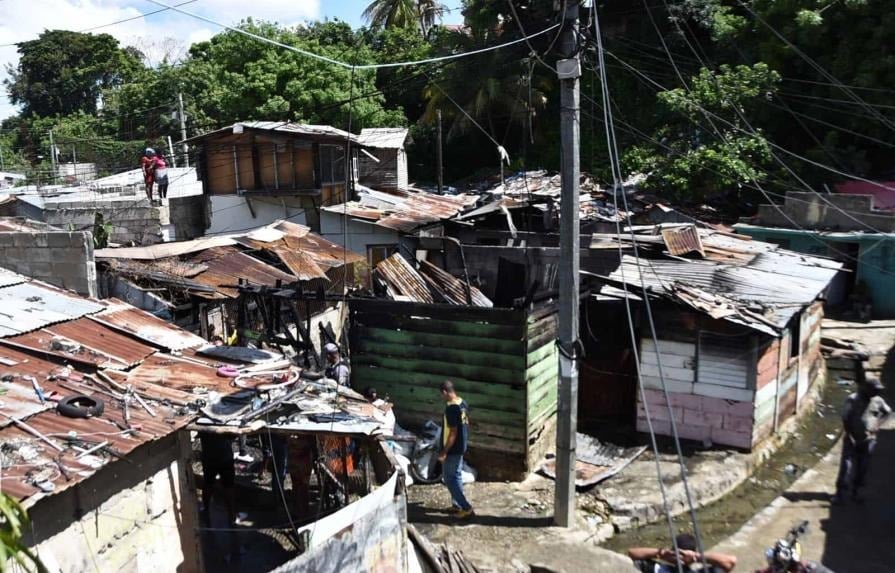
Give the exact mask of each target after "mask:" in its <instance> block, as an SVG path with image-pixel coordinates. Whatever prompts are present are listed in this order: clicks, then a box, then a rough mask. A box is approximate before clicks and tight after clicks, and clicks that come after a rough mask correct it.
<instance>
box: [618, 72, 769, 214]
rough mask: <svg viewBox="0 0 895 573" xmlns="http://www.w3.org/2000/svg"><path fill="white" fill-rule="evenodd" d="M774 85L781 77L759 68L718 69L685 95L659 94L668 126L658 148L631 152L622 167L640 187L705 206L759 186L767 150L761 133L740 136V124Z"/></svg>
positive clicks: (694, 83) (657, 135)
mask: <svg viewBox="0 0 895 573" xmlns="http://www.w3.org/2000/svg"><path fill="white" fill-rule="evenodd" d="M779 81H780V76H779V75H778V74H777V73H776V72H774V71H772V70H770V69H769V68H768V67H767V66H765V65H763V64H756V65H755V66H751V67H750V66H736V67H731V66H726V65H723V66H721V67H720V69H719V70H718V71H717V72H712V71H710V70H707V69H705V68H703V69H702V70H700V71H699V74H698V75H696V76H695V77H693V78H692V79H691V81H690V89H689V90H685V89H683V88H677V89H673V90H669V91H665V92H661V93H659V95H658V99H659V102H660V104H661V105H662V106H663V108H664V111H665V112H666V118H667V119H666V121H667V123H666V124H665V125H662V126H661V127H659V129H658V130H657V132H656V133H655V135H654V136H653V139H654V140H656V141H658V142H660V143H661V145H653V146H646V145H640V146H635V147H632V148H630V149H629V150H628V151H627V152H626V153H625V154H624V164H625V166H626V167H627V169H628V170H629V171H636V172H641V173H644V174H646V175H647V180H646V182H645V187H647V188H649V189H653V190H655V191H657V192H660V193H662V194H663V195H664V196H669V197H672V198H674V199H676V200H680V201H704V200H705V199H706V198H707V197H711V196H715V195H721V194H726V193H728V192H730V191H736V190H737V189H738V188H739V184H741V183H743V182H747V183H751V182H756V181H758V182H761V181H764V180H765V179H766V178H767V171H766V170H767V169H768V168H769V165H770V162H771V150H770V146H769V145H768V143H767V140H766V139H765V137H764V136H763V135H762V134H761V133H758V134H754V135H750V134H748V133H744V131H745V132H749V131H751V130H749V129H747V128H746V122H745V121H744V119H746V120H748V119H749V116H750V115H751V116H754V115H755V111H756V108H757V106H758V105H759V103H760V101H761V100H762V99H763V98H767V97H771V96H772V95H773V94H774V92H775V91H776V89H777V84H778V83H779ZM753 119H754V117H753ZM702 122H711V123H713V124H714V125H715V126H716V127H717V128H718V129H719V130H720V131H721V137H717V136H713V135H708V134H706V133H705V132H704V131H703V130H700V129H699V128H698V127H695V126H698V125H700V123H702ZM749 124H752V121H749ZM738 128H739V129H738Z"/></svg>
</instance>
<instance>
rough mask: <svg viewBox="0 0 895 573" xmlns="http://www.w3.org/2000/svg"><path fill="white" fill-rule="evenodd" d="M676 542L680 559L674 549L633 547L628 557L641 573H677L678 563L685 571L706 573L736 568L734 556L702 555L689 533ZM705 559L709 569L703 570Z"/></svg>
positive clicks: (683, 534) (719, 554) (723, 572)
mask: <svg viewBox="0 0 895 573" xmlns="http://www.w3.org/2000/svg"><path fill="white" fill-rule="evenodd" d="M674 540H675V542H676V544H677V549H678V555H679V556H680V557H679V558H678V557H676V556H675V554H674V549H659V548H656V547H631V548H630V549H628V557H630V558H631V560H632V561H634V567H635V568H636V569H637V570H638V571H640V572H641V573H677V571H678V563H680V564H681V569H683V570H684V571H704V572H705V573H727V572H728V571H733V568H734V567H736V564H737V558H736V557H734V556H733V555H727V554H726V553H715V552H706V553H704V554H702V555H700V554H699V549H698V544H697V543H696V538H695V537H693V536H692V535H690V534H689V533H681V534H680V535H678V536H677V537H675V538H674ZM703 558H705V562H706V564H707V565H708V569H702V561H703ZM694 567H695V568H694Z"/></svg>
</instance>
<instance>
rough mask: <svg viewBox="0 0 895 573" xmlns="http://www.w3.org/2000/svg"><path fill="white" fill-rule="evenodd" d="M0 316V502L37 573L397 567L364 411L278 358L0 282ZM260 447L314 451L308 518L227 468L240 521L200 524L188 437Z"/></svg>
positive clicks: (389, 499)
mask: <svg viewBox="0 0 895 573" xmlns="http://www.w3.org/2000/svg"><path fill="white" fill-rule="evenodd" d="M0 301H2V304H3V307H4V309H5V310H4V313H3V318H2V320H0V387H2V390H3V394H4V395H3V400H2V402H3V403H2V405H0V464H2V469H3V491H4V493H6V494H8V495H10V496H12V497H13V498H15V499H16V500H18V501H20V502H21V503H22V504H23V506H24V507H25V509H26V511H27V512H28V514H29V516H30V518H31V524H30V527H29V528H28V531H27V532H26V538H25V540H24V541H25V543H26V544H27V545H29V546H30V547H32V548H33V550H34V551H35V553H36V554H37V555H38V557H39V558H40V559H41V560H42V562H43V563H44V565H46V566H47V568H48V569H49V570H50V571H60V572H72V573H74V572H80V571H87V570H98V571H141V570H144V569H147V568H152V569H155V570H159V571H175V570H177V571H184V572H190V571H196V572H201V571H220V570H223V569H224V568H226V567H228V566H231V565H232V563H229V562H228V561H227V559H229V558H230V556H231V555H233V554H239V555H241V556H242V557H241V558H242V559H243V560H244V562H250V563H251V567H252V568H253V570H257V571H265V570H274V569H275V570H278V571H290V572H311V571H338V570H341V568H340V565H339V564H340V563H341V564H344V563H346V562H350V563H352V564H353V566H356V568H357V569H356V570H369V571H394V570H405V567H406V563H407V562H408V560H409V559H410V556H409V553H408V551H411V548H410V546H409V544H408V543H407V536H406V533H405V529H404V528H405V524H406V512H405V506H406V502H405V498H404V490H403V481H402V480H400V479H399V474H398V472H397V470H396V466H395V463H394V458H393V457H392V456H391V454H390V452H389V451H388V449H387V448H386V447H385V446H384V443H383V442H382V441H381V440H380V439H379V438H378V437H377V434H379V433H380V428H381V427H382V424H383V423H382V416H381V414H379V413H377V412H379V410H378V408H377V407H376V406H374V405H372V404H370V403H368V402H367V401H366V400H364V399H363V398H362V397H360V396H358V395H357V394H355V393H353V392H351V391H350V390H344V389H342V390H338V389H336V388H335V387H334V386H331V385H328V383H327V382H326V381H325V380H320V381H317V382H314V381H309V380H301V381H300V380H299V379H298V376H297V371H294V370H290V368H289V366H288V365H289V364H291V362H290V361H288V360H284V358H283V357H282V355H278V354H276V353H274V352H269V351H262V350H258V349H256V350H252V349H247V348H240V347H225V348H224V349H223V350H221V347H215V346H209V345H208V344H207V343H206V342H205V341H203V340H202V339H201V338H199V337H197V336H195V335H193V334H191V333H189V332H186V331H184V330H182V329H179V328H177V327H175V326H172V325H170V324H168V323H166V322H164V321H162V320H160V319H158V318H156V317H153V316H152V315H150V314H148V313H146V312H143V311H141V310H138V309H136V308H134V307H132V306H130V305H128V304H126V303H123V302H121V301H117V300H114V299H110V300H106V301H99V300H95V299H89V298H83V297H79V296H77V295H75V294H73V293H69V292H66V291H62V290H60V289H57V288H55V287H52V286H50V285H46V284H44V283H39V282H36V281H30V280H28V279H27V278H26V277H23V276H21V275H17V274H15V273H11V272H9V271H5V270H0ZM237 355H238V356H240V357H244V358H245V360H244V361H240V360H237V359H236V358H235V356H237ZM222 368H226V369H228V370H232V371H233V372H236V373H237V377H236V378H233V377H229V376H222V375H221V371H222ZM284 369H285V370H287V371H289V372H290V374H289V375H288V376H285V377H282V378H281V377H279V373H282V372H283V371H284ZM293 374H295V375H294V376H293ZM260 432H263V433H264V434H265V435H266V436H267V437H268V438H269V439H270V436H281V437H282V439H283V440H287V441H288V440H294V439H298V440H303V443H305V444H312V447H313V448H315V450H316V449H319V451H321V452H323V453H324V454H326V457H325V458H324V457H318V456H312V459H315V460H318V462H317V465H316V466H314V467H310V468H308V469H309V471H308V473H309V475H310V476H311V479H310V494H311V495H310V499H309V511H307V512H306V513H305V514H300V513H299V512H298V511H296V510H295V509H294V508H295V507H296V505H294V504H295V503H296V502H295V498H294V496H295V493H296V491H295V490H296V486H295V482H294V481H293V483H292V487H291V488H284V491H280V490H278V489H277V488H275V487H273V486H272V485H268V486H263V485H259V484H258V483H257V481H256V480H255V478H254V476H255V474H256V472H257V470H254V469H253V470H252V471H248V470H247V469H246V468H242V467H240V468H237V477H236V487H238V488H240V494H239V499H240V500H242V501H241V502H240V503H241V504H242V505H240V506H239V507H238V509H239V510H240V511H245V512H246V514H245V515H246V517H245V518H244V521H241V522H237V523H235V524H226V526H225V524H222V523H221V522H220V521H219V516H217V517H216V516H215V513H214V512H212V514H211V522H210V523H211V525H212V527H209V526H208V525H203V521H201V519H200V512H199V510H200V505H199V502H198V499H197V498H198V491H199V490H202V491H203V493H204V490H205V489H206V488H207V487H209V485H208V481H207V480H208V479H209V476H208V475H206V473H205V468H204V467H203V466H202V464H200V463H198V460H199V458H200V456H199V451H198V450H197V449H196V447H197V445H198V442H196V441H195V439H194V437H195V436H196V435H197V433H207V434H208V433H210V434H220V433H224V434H227V435H231V436H235V435H239V434H248V435H251V436H257V435H258V434H259V433H260ZM250 439H251V438H250ZM250 443H251V442H250ZM349 443H350V444H351V445H352V450H351V451H350V452H349V450H348V449H347V447H346V446H347V445H348V444H349ZM291 467H293V468H295V469H300V468H301V467H302V465H301V463H300V460H297V459H296V460H294V464H293V466H291ZM259 500H261V501H260V502H259ZM264 500H270V501H273V502H275V503H274V504H271V503H268V502H267V501H264ZM213 507H214V506H213ZM247 520H250V521H247ZM240 548H242V551H240ZM411 552H412V551H411Z"/></svg>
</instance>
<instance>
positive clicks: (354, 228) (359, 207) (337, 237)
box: [320, 185, 478, 268]
mask: <svg viewBox="0 0 895 573" xmlns="http://www.w3.org/2000/svg"><path fill="white" fill-rule="evenodd" d="M356 190H357V200H355V201H348V202H346V203H341V204H339V205H330V206H324V207H322V208H321V209H320V233H321V234H322V235H323V236H324V237H325V238H327V239H329V240H331V241H333V242H336V243H340V244H342V245H345V246H346V247H347V248H348V249H349V250H350V251H354V252H356V253H362V254H366V258H367V263H368V264H369V265H370V267H371V268H372V267H375V266H376V265H377V264H378V263H379V262H381V261H383V260H384V259H386V258H388V257H389V256H391V255H392V254H393V253H395V252H396V251H397V250H398V244H399V243H400V240H401V237H404V236H411V235H426V236H440V235H442V234H444V232H443V225H444V223H445V222H446V221H447V220H449V219H451V218H452V217H455V216H457V215H458V214H460V213H462V212H464V211H466V210H467V209H470V208H471V207H473V206H474V205H475V204H476V201H477V200H478V198H477V197H476V196H474V195H456V196H445V195H436V194H434V193H427V192H425V191H400V190H394V191H388V192H386V191H377V190H375V189H370V188H369V187H365V186H362V185H358V186H357V188H356Z"/></svg>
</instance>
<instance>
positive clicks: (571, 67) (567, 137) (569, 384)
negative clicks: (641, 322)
mask: <svg viewBox="0 0 895 573" xmlns="http://www.w3.org/2000/svg"><path fill="white" fill-rule="evenodd" d="M563 19H564V27H563V37H562V54H563V57H564V58H565V59H562V60H560V61H558V62H557V64H556V68H557V75H558V76H559V80H560V112H559V115H560V138H561V150H562V195H561V199H562V203H561V205H560V227H559V251H560V256H559V351H560V353H559V395H558V401H559V404H558V406H557V421H556V495H555V497H554V504H553V506H554V507H553V521H554V523H556V525H558V526H560V527H570V526H574V524H575V459H576V458H575V447H576V445H577V444H576V440H575V433H576V432H577V431H578V363H577V362H576V359H577V358H578V349H579V347H580V342H579V339H578V286H579V285H578V280H579V276H578V268H579V265H580V257H581V253H580V234H581V231H580V229H579V227H578V184H579V179H580V175H579V169H580V165H579V154H578V147H579V144H580V141H579V137H580V131H579V123H578V119H579V109H578V102H579V86H578V78H579V77H580V76H581V62H580V61H579V59H578V2H577V1H573V2H566V3H565V14H564V15H563Z"/></svg>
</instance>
